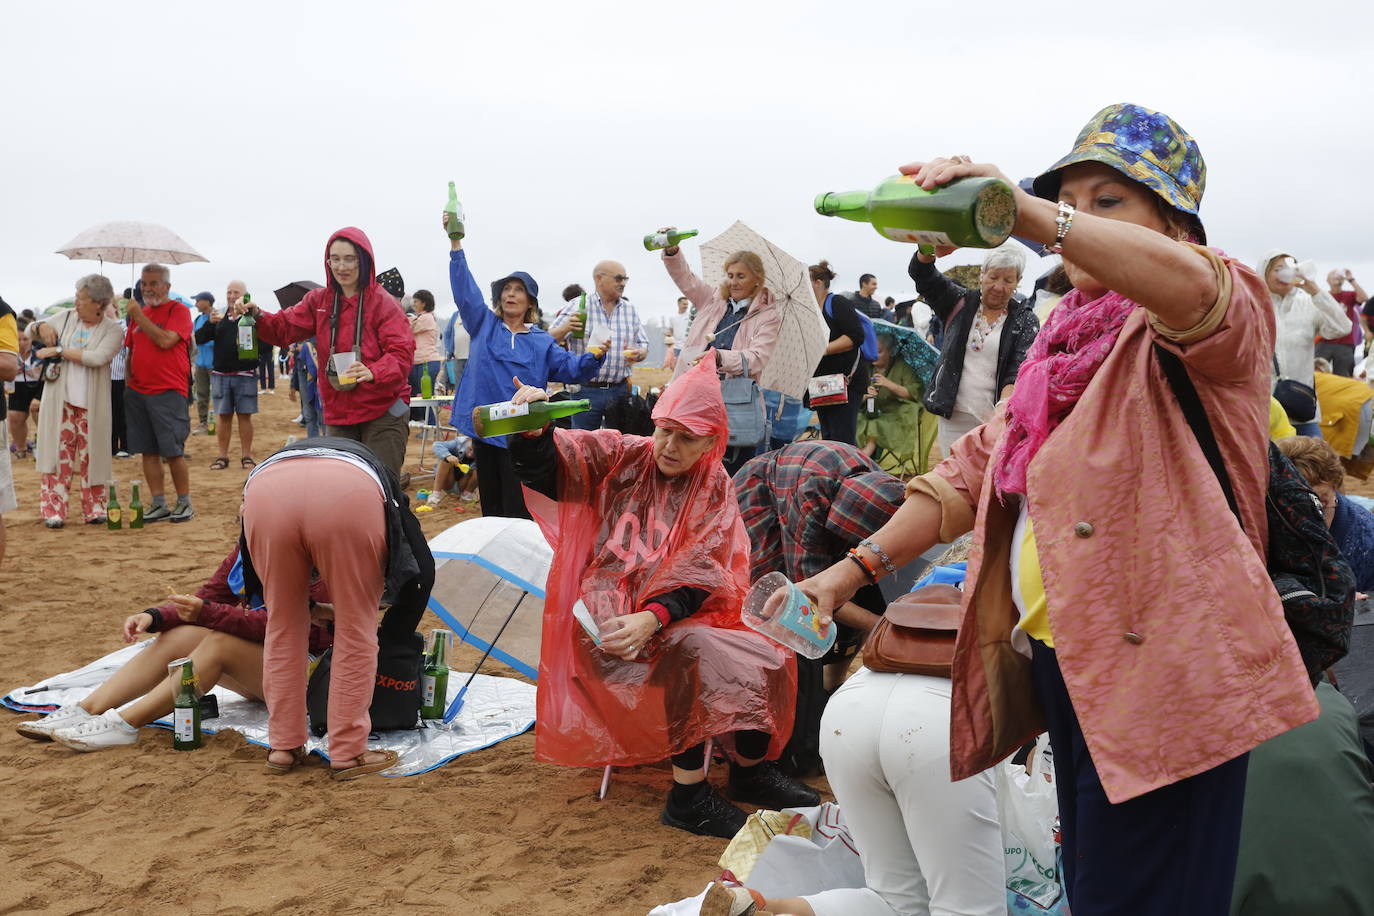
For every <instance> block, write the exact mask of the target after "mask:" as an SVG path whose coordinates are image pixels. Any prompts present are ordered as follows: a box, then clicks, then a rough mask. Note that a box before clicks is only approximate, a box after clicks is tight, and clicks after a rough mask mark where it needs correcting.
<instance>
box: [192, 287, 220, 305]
mask: <svg viewBox="0 0 1374 916" xmlns="http://www.w3.org/2000/svg"><path fill="white" fill-rule="evenodd" d="M202 299H204V300H205V301H206V302H208V303H210V304H211V305H214V304H215V294H214V293H212V292H210V291H209V290H205V291H204V292H199V293H196V301H197V302H200V301H201V300H202Z"/></svg>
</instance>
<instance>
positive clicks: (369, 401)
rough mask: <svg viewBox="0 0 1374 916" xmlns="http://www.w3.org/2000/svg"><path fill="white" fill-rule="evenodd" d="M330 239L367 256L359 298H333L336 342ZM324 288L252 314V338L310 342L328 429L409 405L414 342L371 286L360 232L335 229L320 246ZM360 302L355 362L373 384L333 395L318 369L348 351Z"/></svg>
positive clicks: (367, 246) (372, 263)
mask: <svg viewBox="0 0 1374 916" xmlns="http://www.w3.org/2000/svg"><path fill="white" fill-rule="evenodd" d="M335 239H346V240H347V241H350V242H352V243H353V244H354V245H356V246H357V247H358V248H359V249H360V250H361V251H364V252H366V253H367V276H366V277H364V278H362V279H361V280H360V282H359V296H350V297H348V298H344V297H343V296H340V297H339V320H338V332H337V342H331V341H330V339H329V323H330V322H329V316H330V312H331V311H332V310H333V308H334V296H335V292H334V278H333V275H332V274H331V273H330V270H329V260H328V258H329V246H330V245H332V244H334V240H335ZM324 250H325V265H324V270H325V285H324V289H314V290H311V291H310V292H308V293H306V295H305V298H304V299H302V300H301V301H300V302H299V303H298V304H296V305H293V306H291V308H289V309H282V310H281V311H280V312H277V313H276V314H270V313H268V312H261V313H260V314H259V315H258V336H259V337H261V338H262V339H263V340H265V341H267V342H268V343H270V344H275V345H276V346H283V347H284V346H286V345H288V344H293V343H296V342H297V341H302V340H309V339H310V338H311V337H313V338H315V345H316V349H317V350H318V351H319V358H318V362H317V365H318V366H320V368H321V372H320V401H321V402H322V403H323V404H324V421H325V422H326V423H328V424H329V425H331V426H350V425H353V424H355V423H366V422H367V421H369V420H375V419H377V418H378V417H380V416H382V414H384V413H386V412H387V409H388V408H390V407H391V405H393V404H395V403H396V401H397V400H401V401H405V402H406V403H407V404H408V403H410V365H411V361H412V359H413V357H414V355H415V337H414V335H412V334H411V333H410V323H409V322H408V321H406V316H405V312H403V311H401V307H400V305H398V304H397V302H396V300H395V299H393V298H392V297H391V294H390V293H388V292H387V291H386V290H384V289H382V287H381V286H380V285H379V284H378V283H377V261H376V258H374V257H373V256H372V243H371V242H370V241H368V238H367V236H366V235H365V234H364V233H363V231H362V230H361V229H355V228H353V227H352V226H349V227H348V228H346V229H340V230H339V231H338V232H336V233H334V234H333V235H331V236H330V237H329V241H328V242H326V243H325V246H324ZM359 297H361V298H362V300H363V342H362V355H361V357H360V359H361V360H362V362H363V363H364V364H366V366H367V367H368V368H369V369H371V370H372V375H373V376H374V378H373V380H372V381H370V382H359V383H358V384H356V385H354V386H353V387H352V388H351V389H349V390H347V391H337V390H335V389H334V386H333V385H331V384H330V383H329V382H328V381H327V380H326V378H325V372H324V371H323V370H324V367H326V366H327V365H328V363H329V358H330V356H331V354H332V353H333V351H334V349H335V348H336V347H337V349H338V350H340V351H347V350H350V349H352V348H353V330H354V322H355V321H356V319H357V314H358V298H359Z"/></svg>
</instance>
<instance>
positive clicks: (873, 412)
mask: <svg viewBox="0 0 1374 916" xmlns="http://www.w3.org/2000/svg"><path fill="white" fill-rule="evenodd" d="M864 413H866V414H867V415H868V418H869V419H870V420H871V419H873V418H874V417H876V416H878V399H877V398H869V399H868V401H867V403H866V404H865V405H864Z"/></svg>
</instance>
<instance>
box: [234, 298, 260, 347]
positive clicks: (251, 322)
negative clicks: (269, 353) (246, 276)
mask: <svg viewBox="0 0 1374 916" xmlns="http://www.w3.org/2000/svg"><path fill="white" fill-rule="evenodd" d="M249 298H250V297H249V295H248V294H247V293H244V294H243V305H244V308H247V307H248V300H249ZM238 335H239V336H238V344H239V359H244V360H248V359H257V358H258V320H257V319H256V318H254V317H253V313H252V312H244V313H243V314H242V315H240V316H239V326H238Z"/></svg>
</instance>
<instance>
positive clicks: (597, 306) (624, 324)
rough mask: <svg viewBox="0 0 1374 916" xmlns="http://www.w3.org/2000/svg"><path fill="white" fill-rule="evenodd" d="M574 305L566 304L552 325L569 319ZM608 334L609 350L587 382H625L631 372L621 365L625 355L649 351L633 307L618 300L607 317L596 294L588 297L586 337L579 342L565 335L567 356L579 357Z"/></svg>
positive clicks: (576, 302) (624, 300)
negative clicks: (588, 346)
mask: <svg viewBox="0 0 1374 916" xmlns="http://www.w3.org/2000/svg"><path fill="white" fill-rule="evenodd" d="M577 305H578V300H576V299H574V300H572V301H571V302H568V303H566V304H565V305H564V306H563V308H561V309H559V310H558V314H557V315H556V316H554V320H553V323H554V324H559V323H561V322H562V321H563V320H564V319H565V318H567V317H568V316H569V315H572V314H573V313H575V312H576V311H577ZM608 331H609V332H610V335H611V350H610V352H609V353H607V354H606V360H605V362H603V363H602V364H601V371H600V372H598V373H597V374H596V376H595V377H593V378H591V379H588V381H592V382H623V381H625V379H627V378H629V377H630V373H631V372H632V371H633V368H632V366H631V365H630V363H628V362H626V361H625V351H626V350H647V349H648V348H649V338H648V336H647V335H645V333H644V326H643V325H642V324H640V323H639V313H638V312H636V311H635V307H634V306H633V305H631V304H630V300H629V299H626V298H625V297H624V296H621V297H620V301H619V302H617V303H616V305H615V309H614V311H612V312H611V314H610V316H609V317H608V316H607V315H606V309H605V308H603V307H602V305H601V296H600V295H598V294H597V293H588V294H587V329H586V334H585V335H584V336H583V337H582V338H580V339H579V338H576V337H573V336H572V335H571V334H569V335H568V337H567V338H566V339H565V343H567V345H568V352H570V353H572V354H574V355H575V356H581V355H582V354H583V353H586V352H587V344H588V342H591V343H593V344H598V343H600V342H601V341H603V340H605V339H606V334H607V332H608Z"/></svg>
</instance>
